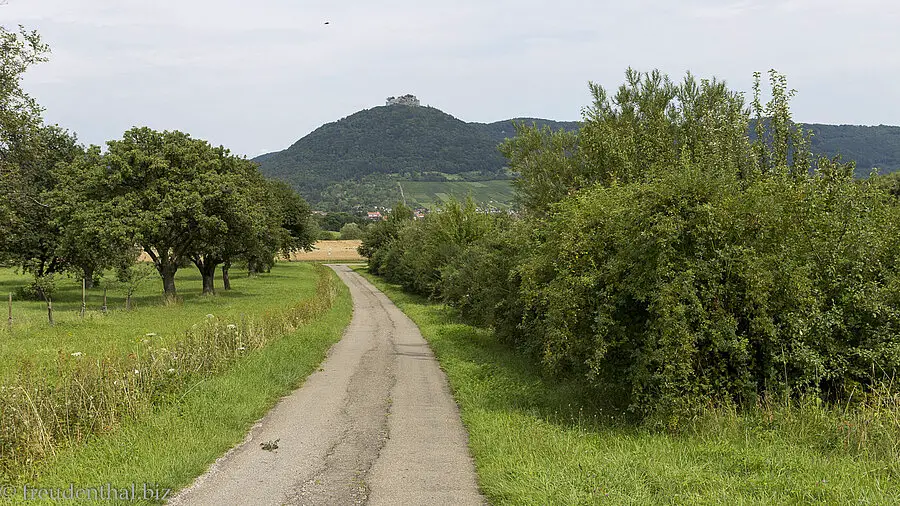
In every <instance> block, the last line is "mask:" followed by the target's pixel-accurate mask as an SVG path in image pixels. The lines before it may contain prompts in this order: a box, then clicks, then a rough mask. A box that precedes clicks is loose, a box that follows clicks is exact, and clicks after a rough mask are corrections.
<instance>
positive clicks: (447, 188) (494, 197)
mask: <svg viewBox="0 0 900 506" xmlns="http://www.w3.org/2000/svg"><path fill="white" fill-rule="evenodd" d="M401 184H402V186H403V192H404V194H405V195H406V198H407V199H408V200H409V201H416V202H418V203H419V204H421V205H424V206H426V207H434V206H436V205H439V204H441V203H442V202H445V201H447V200H448V199H449V198H450V197H451V196H453V197H455V198H456V199H457V200H464V199H465V198H466V197H467V196H469V195H471V196H472V198H473V199H474V200H475V202H476V203H478V204H480V205H493V206H494V207H497V208H500V209H505V208H509V207H510V206H511V205H512V203H513V197H514V195H515V194H514V191H513V186H512V181H510V180H507V179H502V180H494V181H471V182H467V181H448V182H430V181H405V182H403V183H401Z"/></svg>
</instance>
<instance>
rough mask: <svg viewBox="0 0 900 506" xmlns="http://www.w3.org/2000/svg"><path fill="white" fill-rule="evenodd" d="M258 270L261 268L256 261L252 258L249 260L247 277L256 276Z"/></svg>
mask: <svg viewBox="0 0 900 506" xmlns="http://www.w3.org/2000/svg"><path fill="white" fill-rule="evenodd" d="M258 268H259V266H258V265H256V259H254V258H251V259H249V260H247V276H249V277H251V278H252V277H254V276H256V274H257V269H258Z"/></svg>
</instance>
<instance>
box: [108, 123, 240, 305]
mask: <svg viewBox="0 0 900 506" xmlns="http://www.w3.org/2000/svg"><path fill="white" fill-rule="evenodd" d="M108 146H109V150H108V152H107V154H106V155H105V160H106V167H105V171H104V173H103V174H100V173H99V172H97V173H95V184H99V185H101V186H102V187H103V188H104V192H105V195H106V197H105V198H106V199H107V202H108V204H109V205H110V206H113V207H118V208H120V209H121V211H122V214H123V215H126V216H127V218H126V220H127V221H126V225H127V227H128V229H129V230H130V233H131V235H132V237H133V240H134V243H135V244H138V245H140V247H141V249H142V250H143V251H144V252H145V253H147V255H148V256H149V257H150V259H151V260H152V261H153V264H154V265H155V266H156V270H157V272H159V275H160V277H161V278H162V283H163V293H164V295H165V297H166V298H167V299H169V300H172V299H174V298H175V297H176V290H175V273H176V272H177V271H178V269H179V267H182V266H184V265H185V264H186V263H187V262H189V261H190V259H191V256H192V255H194V254H196V251H197V250H196V247H197V245H198V242H199V241H201V240H202V239H203V238H204V237H209V236H210V235H212V234H214V233H215V232H216V231H219V230H222V220H221V219H220V218H219V217H218V216H216V215H215V214H214V213H213V214H210V210H211V206H210V200H211V199H212V200H214V199H215V198H217V197H218V196H220V195H221V194H222V193H223V192H224V191H226V190H227V189H226V188H223V187H222V180H221V177H220V176H219V173H218V172H219V167H220V160H219V159H218V158H217V156H216V153H215V151H214V150H213V149H212V147H211V146H210V145H209V144H208V143H207V142H206V141H202V140H198V139H193V138H191V136H190V135H188V134H185V133H182V132H179V131H163V132H158V131H155V130H151V129H150V128H147V127H141V128H133V129H131V130H129V131H127V132H125V134H124V136H123V137H122V139H120V140H115V141H110V142H108Z"/></svg>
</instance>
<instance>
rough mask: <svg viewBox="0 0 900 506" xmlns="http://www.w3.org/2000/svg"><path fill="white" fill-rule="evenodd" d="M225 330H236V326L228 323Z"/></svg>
mask: <svg viewBox="0 0 900 506" xmlns="http://www.w3.org/2000/svg"><path fill="white" fill-rule="evenodd" d="M225 328H227V329H228V330H235V329H236V328H237V325H235V324H233V323H229V324H228V325H226V326H225Z"/></svg>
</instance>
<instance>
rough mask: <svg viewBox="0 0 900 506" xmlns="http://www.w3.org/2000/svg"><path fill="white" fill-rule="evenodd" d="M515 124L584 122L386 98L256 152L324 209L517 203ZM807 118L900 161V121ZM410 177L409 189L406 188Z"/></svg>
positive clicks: (862, 167)
mask: <svg viewBox="0 0 900 506" xmlns="http://www.w3.org/2000/svg"><path fill="white" fill-rule="evenodd" d="M514 123H525V124H526V125H532V124H535V125H537V126H539V127H544V126H548V127H550V128H552V129H554V130H557V129H565V130H577V129H578V128H579V123H578V122H574V121H569V122H561V121H552V120H546V119H540V118H515V119H509V120H503V121H497V122H494V123H467V122H464V121H462V120H459V119H457V118H455V117H453V116H451V115H449V114H447V113H445V112H442V111H440V110H438V109H436V108H433V107H421V106H415V105H402V104H401V105H387V106H381V107H373V108H371V109H365V110H362V111H360V112H357V113H355V114H352V115H350V116H347V117H346V118H343V119H341V120H339V121H335V122H332V123H328V124H325V125H322V126H321V127H319V128H318V129H316V130H315V131H313V132H312V133H310V134H309V135H307V136H305V137H303V138H302V139H300V140H298V141H297V142H295V143H294V144H293V145H291V146H290V147H289V148H287V149H285V150H283V151H279V152H275V153H267V154H264V155H261V156H258V157H256V158H254V161H255V162H257V163H258V164H259V166H260V169H261V170H262V172H263V173H264V174H265V175H266V176H268V177H272V178H276V179H280V180H283V181H287V182H288V183H290V184H291V185H293V186H294V187H295V188H297V190H298V191H300V193H301V194H302V195H303V196H304V197H305V198H306V199H307V200H308V201H309V202H310V203H311V204H312V205H313V206H315V207H317V208H319V209H325V210H335V211H348V210H354V209H356V210H362V209H365V208H373V207H378V206H391V205H392V204H393V203H394V202H396V201H397V200H399V199H401V198H406V199H407V202H408V203H410V204H412V205H420V206H423V207H430V206H433V205H435V204H439V203H440V202H441V201H443V200H446V198H448V197H449V196H450V195H453V196H456V197H459V198H464V197H465V196H466V195H467V194H471V195H472V196H473V197H474V198H476V200H477V201H478V202H479V203H482V204H490V205H495V206H499V207H504V206H508V205H510V204H511V202H512V191H511V187H510V184H509V179H511V175H510V174H508V173H507V171H506V168H505V165H506V163H505V159H504V158H503V156H502V155H501V154H500V152H499V151H498V150H497V145H498V144H499V143H501V142H502V141H503V140H504V139H506V138H508V137H512V136H514V135H515V127H514ZM804 127H805V128H807V129H809V130H810V131H811V132H812V133H813V137H812V149H813V151H814V152H816V153H818V154H822V155H826V156H829V157H832V156H834V155H836V154H838V153H840V154H842V155H843V158H844V160H853V161H856V163H857V175H859V176H860V177H865V176H866V175H868V174H869V173H870V172H871V170H872V168H874V167H878V168H879V169H880V171H881V172H882V173H888V172H893V171H896V170H900V127H896V126H883V125H882V126H854V125H822V124H805V125H804ZM751 131H752V128H751ZM401 182H402V183H403V186H404V188H409V191H406V192H404V193H401V189H400V185H398V183H401ZM408 182H415V183H416V184H408ZM426 183H427V184H426ZM474 183H479V184H474Z"/></svg>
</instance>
